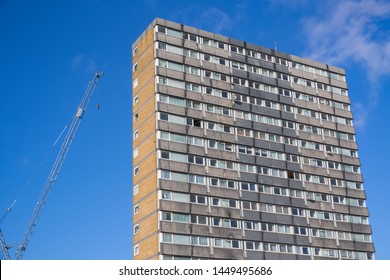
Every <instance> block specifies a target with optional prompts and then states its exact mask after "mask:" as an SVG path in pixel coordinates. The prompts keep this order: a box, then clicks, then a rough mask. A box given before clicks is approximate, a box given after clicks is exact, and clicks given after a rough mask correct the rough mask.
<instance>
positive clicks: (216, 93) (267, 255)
mask: <svg viewBox="0 0 390 280" xmlns="http://www.w3.org/2000/svg"><path fill="white" fill-rule="evenodd" d="M132 52H133V56H132V61H133V69H132V71H133V96H132V98H133V228H134V233H133V234H134V236H133V243H134V252H133V254H134V259H272V260H273V259H294V260H295V259H373V253H374V245H373V243H372V240H371V227H370V225H369V222H368V216H369V213H368V209H367V207H366V204H365V203H366V195H365V191H364V190H363V178H362V175H361V173H360V161H359V157H358V146H357V144H356V141H355V129H354V127H353V123H352V119H353V116H352V113H351V110H350V99H349V97H348V86H347V83H346V80H345V71H344V70H343V69H340V68H337V67H334V66H330V65H326V64H322V63H319V62H315V61H312V60H309V59H305V58H301V57H297V56H294V55H290V54H286V53H282V52H279V51H276V50H273V49H268V48H264V47H260V46H256V45H254V44H250V43H247V42H243V41H239V40H236V39H232V38H228V37H225V36H221V35H218V34H213V33H210V32H206V31H203V30H199V29H196V28H192V27H189V26H184V25H181V24H178V23H174V22H171V21H166V20H163V19H155V20H154V21H153V22H152V24H151V25H150V26H149V27H148V28H147V29H146V30H145V31H144V33H143V34H142V35H141V36H140V37H139V38H138V39H137V40H136V42H135V43H134V44H133V48H132Z"/></svg>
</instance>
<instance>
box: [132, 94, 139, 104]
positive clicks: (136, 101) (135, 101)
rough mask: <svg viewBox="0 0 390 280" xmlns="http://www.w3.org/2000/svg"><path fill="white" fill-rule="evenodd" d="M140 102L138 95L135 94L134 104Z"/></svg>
mask: <svg viewBox="0 0 390 280" xmlns="http://www.w3.org/2000/svg"><path fill="white" fill-rule="evenodd" d="M137 103H138V95H136V96H134V99H133V106H134V105H137Z"/></svg>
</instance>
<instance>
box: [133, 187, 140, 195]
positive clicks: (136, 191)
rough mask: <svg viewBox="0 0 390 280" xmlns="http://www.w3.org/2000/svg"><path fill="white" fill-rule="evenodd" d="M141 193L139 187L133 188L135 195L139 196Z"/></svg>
mask: <svg viewBox="0 0 390 280" xmlns="http://www.w3.org/2000/svg"><path fill="white" fill-rule="evenodd" d="M138 193H139V186H138V185H135V186H134V187H133V195H137V194H138Z"/></svg>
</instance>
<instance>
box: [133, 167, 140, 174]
mask: <svg viewBox="0 0 390 280" xmlns="http://www.w3.org/2000/svg"><path fill="white" fill-rule="evenodd" d="M138 173H139V167H138V166H136V167H134V176H137V175H138Z"/></svg>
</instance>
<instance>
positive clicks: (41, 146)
mask: <svg viewBox="0 0 390 280" xmlns="http://www.w3.org/2000/svg"><path fill="white" fill-rule="evenodd" d="M155 17H161V18H165V19H169V20H172V21H176V22H180V23H183V24H186V25H190V26H194V27H197V28H201V29H205V30H208V31H211V32H216V33H220V34H223V35H226V36H229V37H233V38H237V39H240V40H244V41H248V42H251V43H254V44H258V45H262V46H265V47H269V48H274V46H275V43H276V46H277V49H278V50H279V51H282V52H286V53H291V54H295V55H298V56H305V57H311V58H314V59H317V60H319V61H321V62H324V63H329V64H334V65H336V66H339V67H343V68H345V69H346V71H347V82H348V84H349V87H350V89H349V94H350V98H351V100H352V104H353V105H352V110H353V113H354V115H355V120H354V123H355V126H356V127H357V141H358V145H359V149H360V150H359V155H360V159H361V162H362V172H363V175H364V179H365V185H364V187H365V190H366V192H367V196H368V200H367V205H368V207H369V210H370V215H371V217H370V222H371V224H372V227H373V231H374V235H373V239H374V242H375V246H376V249H377V252H376V258H377V259H390V242H389V241H388V231H389V230H390V219H389V216H390V207H388V204H389V202H388V199H389V198H390V188H389V179H388V178H387V177H386V176H387V174H389V170H388V166H389V164H388V160H389V159H390V148H389V140H388V138H389V137H390V132H389V129H388V128H389V124H388V120H389V118H388V111H389V110H388V106H389V104H390V97H389V94H388V93H387V92H386V89H387V88H388V87H389V86H390V82H389V74H390V2H389V1H379V0H378V1H375V0H371V1H369V0H363V1H336V0H334V1H333V0H330V1H309V0H296V1H293V0H292V1H289V0H276V1H249V0H247V1H245V0H244V1H226V0H225V1H210V0H208V1H204V0H200V1H185V0H181V1H169V0H166V1H157V0H148V1H130V0H129V1H124V0H119V1H108V0H84V1H81V0H80V1H76V0H68V1H49V0H47V1H43V0H37V1H22V0H20V1H17V0H14V1H9V0H0V61H1V64H0V66H1V67H0V106H1V110H0V126H1V132H2V133H1V135H2V137H1V138H0V144H1V145H0V156H1V161H0V215H2V213H3V212H5V211H6V209H7V208H8V207H9V206H10V205H11V203H12V202H13V200H14V199H17V203H16V204H15V206H14V209H13V210H12V212H11V213H10V214H9V215H8V216H7V218H6V219H5V220H4V222H3V223H2V224H1V225H0V227H1V229H2V231H3V233H4V235H5V238H6V240H7V242H8V243H18V242H19V241H20V239H21V237H22V235H23V232H24V230H25V228H26V225H27V222H28V220H29V218H30V215H31V213H32V211H33V208H34V205H35V203H36V201H37V198H38V196H39V194H40V192H41V190H42V187H43V185H44V183H45V180H46V178H47V176H48V174H49V171H50V168H51V165H52V163H53V160H54V158H55V156H56V153H57V151H58V147H54V148H52V146H53V143H54V141H55V140H56V138H57V137H58V135H59V134H60V132H61V131H62V129H63V128H64V126H65V125H67V124H68V123H69V122H70V121H71V119H72V117H73V114H74V112H75V109H76V107H77V105H78V104H79V102H80V100H81V97H82V95H83V93H84V90H85V88H86V86H87V83H88V81H89V80H90V79H91V78H92V77H93V74H94V72H95V71H104V72H105V76H104V77H103V78H102V79H101V81H100V83H99V85H98V87H97V89H96V91H95V95H94V96H93V98H92V101H91V103H90V106H89V108H88V110H87V112H86V114H85V118H84V119H83V121H82V123H81V127H80V129H79V132H78V134H77V135H76V138H75V141H74V143H73V146H72V147H71V150H70V152H69V155H68V158H67V159H66V161H65V164H64V167H63V169H62V171H61V174H60V175H59V178H58V180H57V183H56V184H55V187H54V190H53V192H52V194H51V197H50V199H49V202H48V204H47V205H46V207H45V209H44V212H43V214H42V217H41V219H40V221H39V224H38V226H37V228H36V230H35V232H34V234H33V236H32V240H31V242H30V244H29V247H28V248H27V251H26V253H25V255H24V258H25V259H128V258H130V256H131V236H132V227H131V86H130V85H131V44H132V43H133V42H134V41H135V40H136V39H137V37H138V36H139V35H140V34H141V33H142V31H143V30H144V29H145V28H146V27H147V26H148V25H149V24H150V23H151V22H152V20H153V19H154V18H155ZM96 104H100V110H97V109H96Z"/></svg>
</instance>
